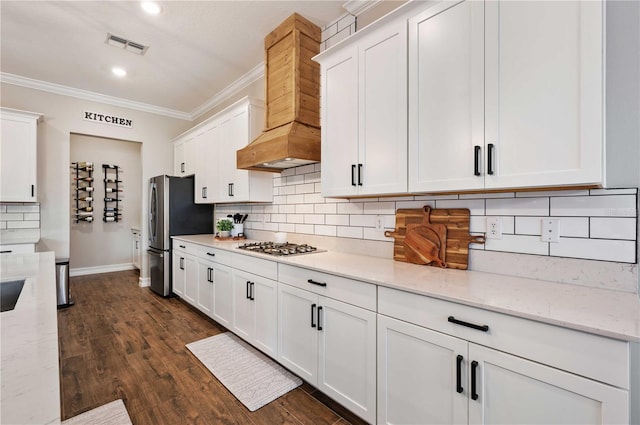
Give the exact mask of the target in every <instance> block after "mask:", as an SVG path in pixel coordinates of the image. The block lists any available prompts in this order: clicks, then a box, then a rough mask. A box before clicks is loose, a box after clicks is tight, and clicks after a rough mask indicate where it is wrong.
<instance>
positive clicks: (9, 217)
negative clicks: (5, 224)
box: [0, 213, 24, 221]
mask: <svg viewBox="0 0 640 425" xmlns="http://www.w3.org/2000/svg"><path fill="white" fill-rule="evenodd" d="M22 220H24V214H18V213H2V214H0V221H22Z"/></svg>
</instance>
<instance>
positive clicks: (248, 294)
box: [245, 280, 251, 300]
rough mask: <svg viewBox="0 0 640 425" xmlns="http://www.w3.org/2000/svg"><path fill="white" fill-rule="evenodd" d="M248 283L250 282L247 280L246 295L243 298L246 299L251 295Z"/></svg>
mask: <svg viewBox="0 0 640 425" xmlns="http://www.w3.org/2000/svg"><path fill="white" fill-rule="evenodd" d="M250 283H251V282H249V281H248V280H247V295H246V296H245V298H247V299H248V300H250V299H251V295H250V293H249V284H250Z"/></svg>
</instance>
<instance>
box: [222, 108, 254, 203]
mask: <svg viewBox="0 0 640 425" xmlns="http://www.w3.org/2000/svg"><path fill="white" fill-rule="evenodd" d="M228 126H229V129H228V133H227V134H228V135H229V137H230V138H231V140H233V141H234V143H235V144H234V145H233V149H232V150H231V151H230V152H229V154H228V155H225V157H226V160H227V161H229V162H230V164H231V167H230V168H231V170H232V173H231V176H232V179H231V180H230V183H233V188H232V196H231V197H230V200H232V201H233V200H238V201H246V200H248V199H249V171H247V170H238V169H237V168H236V155H235V151H237V150H238V149H242V148H244V147H245V146H247V143H249V142H250V140H249V110H248V109H244V110H243V111H242V112H239V113H238V114H236V115H234V116H233V118H231V120H230V121H229V123H228ZM223 143H224V142H223Z"/></svg>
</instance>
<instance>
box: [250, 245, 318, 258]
mask: <svg viewBox="0 0 640 425" xmlns="http://www.w3.org/2000/svg"><path fill="white" fill-rule="evenodd" d="M238 248H239V249H244V250H245V251H251V252H257V253H260V254H267V255H277V256H285V255H286V256H290V255H300V254H312V253H314V252H323V250H320V249H318V248H316V247H314V246H310V245H307V244H302V245H298V244H295V243H289V242H285V243H275V242H250V243H246V244H244V245H240V246H239V247H238Z"/></svg>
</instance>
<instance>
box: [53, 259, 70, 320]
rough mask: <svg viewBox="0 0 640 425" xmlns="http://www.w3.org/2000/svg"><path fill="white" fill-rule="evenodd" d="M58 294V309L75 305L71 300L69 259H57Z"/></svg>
mask: <svg viewBox="0 0 640 425" xmlns="http://www.w3.org/2000/svg"><path fill="white" fill-rule="evenodd" d="M56 294H57V296H58V308H66V307H70V306H72V305H73V301H71V298H69V259H68V258H56Z"/></svg>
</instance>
